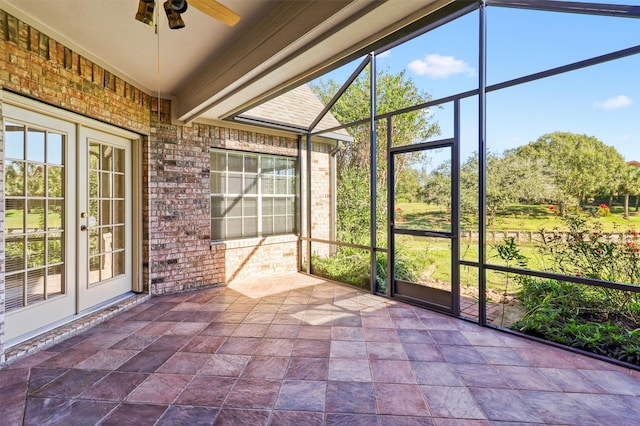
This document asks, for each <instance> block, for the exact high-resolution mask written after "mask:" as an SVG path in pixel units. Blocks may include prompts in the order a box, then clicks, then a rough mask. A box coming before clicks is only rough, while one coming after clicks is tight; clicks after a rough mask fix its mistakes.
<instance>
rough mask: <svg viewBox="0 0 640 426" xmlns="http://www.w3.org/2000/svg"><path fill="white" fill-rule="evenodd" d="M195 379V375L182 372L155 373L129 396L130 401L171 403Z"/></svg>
mask: <svg viewBox="0 0 640 426" xmlns="http://www.w3.org/2000/svg"><path fill="white" fill-rule="evenodd" d="M191 380H193V376H189V375H180V374H153V375H151V376H149V377H148V378H147V379H146V380H145V381H144V382H143V383H142V384H141V385H140V386H138V388H137V389H135V390H134V391H133V392H132V393H131V394H130V395H129V397H128V398H127V401H129V402H136V403H149V404H171V403H172V402H173V401H175V399H176V398H177V397H178V395H180V393H181V392H182V391H183V390H184V389H185V387H186V386H187V385H188V384H189V383H190V382H191Z"/></svg>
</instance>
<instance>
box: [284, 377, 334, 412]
mask: <svg viewBox="0 0 640 426" xmlns="http://www.w3.org/2000/svg"><path fill="white" fill-rule="evenodd" d="M326 393H327V383H326V382H324V381H303V380H285V381H284V382H283V383H282V388H281V389H280V395H279V396H278V401H277V402H276V409H278V410H295V411H324V407H325V398H326Z"/></svg>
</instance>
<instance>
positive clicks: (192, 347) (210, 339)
mask: <svg viewBox="0 0 640 426" xmlns="http://www.w3.org/2000/svg"><path fill="white" fill-rule="evenodd" d="M226 340H227V338H226V337H223V336H195V337H194V338H193V339H191V340H190V341H189V343H187V344H186V345H185V346H183V347H182V349H181V350H180V351H181V352H197V353H205V354H212V353H215V352H216V351H217V350H218V349H219V348H220V346H222V344H223V343H224V342H225V341H226Z"/></svg>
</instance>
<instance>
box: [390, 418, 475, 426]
mask: <svg viewBox="0 0 640 426" xmlns="http://www.w3.org/2000/svg"><path fill="white" fill-rule="evenodd" d="M378 418H379V419H380V420H379V421H380V426H433V425H435V423H434V421H433V420H432V419H431V418H429V417H412V416H379V417H378ZM467 426H468V425H467Z"/></svg>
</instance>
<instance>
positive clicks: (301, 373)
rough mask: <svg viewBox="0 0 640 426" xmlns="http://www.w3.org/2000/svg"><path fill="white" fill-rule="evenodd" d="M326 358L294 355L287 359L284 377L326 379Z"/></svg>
mask: <svg viewBox="0 0 640 426" xmlns="http://www.w3.org/2000/svg"><path fill="white" fill-rule="evenodd" d="M328 375H329V359H328V358H308V357H295V358H291V359H290V360H289V365H288V367H287V372H286V374H285V377H284V378H285V379H287V380H327V377H328Z"/></svg>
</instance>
